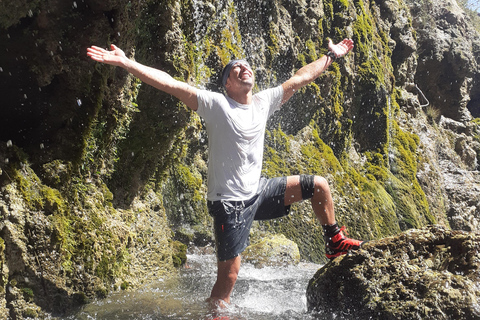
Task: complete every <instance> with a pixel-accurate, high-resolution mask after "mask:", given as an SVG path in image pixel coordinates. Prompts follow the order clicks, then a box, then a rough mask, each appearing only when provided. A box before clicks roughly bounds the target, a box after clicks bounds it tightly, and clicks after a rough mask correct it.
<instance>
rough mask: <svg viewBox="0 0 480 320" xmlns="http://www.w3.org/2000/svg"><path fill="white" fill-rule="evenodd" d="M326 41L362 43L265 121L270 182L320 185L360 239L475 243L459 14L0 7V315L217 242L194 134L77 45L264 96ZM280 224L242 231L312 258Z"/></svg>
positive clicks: (309, 219) (343, 0) (472, 151)
mask: <svg viewBox="0 0 480 320" xmlns="http://www.w3.org/2000/svg"><path fill="white" fill-rule="evenodd" d="M328 37H329V38H332V39H333V40H334V41H339V40H341V39H343V38H345V37H349V38H352V39H353V40H354V41H355V49H354V51H353V52H352V53H350V54H349V55H348V56H347V57H345V58H344V59H339V60H338V61H336V62H335V63H334V64H333V65H332V66H331V67H330V68H329V70H328V71H327V72H325V73H324V74H323V75H322V76H321V77H320V78H319V79H317V80H316V81H315V82H314V83H312V84H311V85H309V86H307V87H305V88H304V89H302V90H301V92H299V93H297V94H296V95H295V96H294V97H293V99H291V101H290V102H289V103H288V104H286V105H285V106H284V107H283V109H282V110H281V111H280V112H278V113H277V114H276V115H275V116H274V117H273V119H272V120H271V122H270V123H269V127H268V128H269V130H268V132H267V143H266V146H265V158H264V174H265V175H266V176H276V175H285V174H299V173H310V174H319V175H322V176H325V177H326V178H327V179H328V180H329V182H330V184H331V187H332V189H333V193H334V200H335V202H336V210H337V218H338V220H339V222H340V223H342V224H345V225H346V226H347V227H348V230H349V233H350V235H352V236H354V237H358V238H363V239H376V238H380V237H384V236H389V235H393V234H397V233H399V232H400V231H402V230H406V229H409V228H412V227H415V228H417V227H422V226H424V225H427V224H432V223H438V224H443V225H445V226H446V227H447V228H450V227H451V228H455V229H466V230H473V229H476V228H477V225H478V215H479V213H480V202H479V200H480V199H479V198H478V197H479V192H478V190H479V188H480V185H479V176H478V171H477V169H478V164H477V154H478V153H479V151H480V135H479V133H480V131H479V126H478V121H477V120H475V117H477V116H478V114H479V110H480V107H479V101H480V87H479V85H478V83H479V81H480V79H479V67H478V64H479V56H480V45H479V40H478V39H479V37H478V33H477V31H475V30H474V29H473V28H472V27H471V21H470V17H469V16H468V15H467V14H465V13H464V12H463V10H462V9H461V8H460V7H459V6H458V5H457V4H456V3H455V2H454V1H438V0H424V1H410V0H405V1H374V0H372V1H361V0H353V1H348V0H324V1H310V0H292V1H278V0H267V1H256V0H248V1H231V0H230V1H209V0H204V1H190V0H184V1H174V0H165V1H153V0H146V1H132V0H130V1H127V0H108V1H105V0H81V1H80V0H76V1H71V2H65V1H60V0H35V1H11V0H4V1H2V2H0V48H2V53H1V54H0V88H1V89H0V90H1V92H2V105H1V109H0V110H1V116H0V142H1V143H0V190H1V194H0V214H1V216H2V221H1V224H0V240H1V241H0V249H1V250H0V261H1V267H2V268H1V279H0V284H1V286H0V287H1V288H2V290H1V292H0V308H1V310H3V312H4V313H5V314H9V315H10V316H11V317H12V318H13V317H15V318H19V319H20V318H22V317H25V316H28V315H41V314H44V313H45V312H47V313H51V312H54V313H55V312H56V313H61V312H63V311H65V310H67V309H68V308H70V307H72V306H74V305H76V304H78V303H84V302H86V301H88V299H89V298H91V297H93V296H95V294H96V295H99V296H102V295H105V294H106V293H108V292H109V291H111V290H117V289H119V288H126V287H128V286H129V285H137V284H138V282H139V281H148V279H149V278H151V277H158V276H161V275H163V274H166V273H170V272H174V266H176V265H179V264H181V263H182V261H183V260H182V259H184V256H183V254H184V251H185V247H184V245H188V244H190V243H194V244H196V245H206V244H209V243H211V241H212V233H211V229H210V218H209V216H208V213H207V212H206V203H205V197H204V195H205V190H206V186H205V182H206V161H207V159H206V154H205V151H206V143H207V139H208V137H206V136H205V132H204V131H203V130H202V123H201V120H200V119H199V118H198V116H197V115H196V114H194V113H192V112H190V111H189V110H188V109H187V108H186V107H185V106H183V105H182V104H181V103H179V102H178V101H177V100H175V99H173V98H171V97H169V96H167V95H165V94H163V93H161V92H158V91H156V90H154V89H152V88H151V87H148V86H147V85H143V84H141V83H139V82H138V81H137V80H136V79H134V78H132V77H131V76H129V75H128V74H127V73H126V72H125V71H123V70H120V69H115V68H112V67H110V66H105V65H101V64H96V63H94V62H92V61H91V60H88V58H87V57H86V48H87V47H88V46H90V45H92V44H95V45H98V46H104V47H106V46H107V45H109V44H110V43H115V44H116V45H117V46H119V47H121V48H123V49H124V50H125V51H126V53H127V54H128V55H129V56H130V57H132V58H133V59H136V60H137V61H139V62H141V63H144V64H147V65H149V66H153V67H156V68H160V69H162V70H164V71H166V72H168V73H170V74H172V75H173V76H174V77H176V78H179V79H182V80H185V81H188V82H190V83H191V84H194V85H196V86H198V87H201V88H207V89H211V90H219V86H218V83H217V77H218V73H219V72H220V70H221V67H222V66H223V65H224V64H225V63H227V62H228V60H229V59H231V58H234V57H245V58H246V59H248V60H249V61H250V62H251V64H252V66H253V68H254V70H255V75H256V79H257V88H256V90H261V89H263V88H267V87H270V86H273V85H277V84H280V83H281V82H282V81H284V80H286V79H288V77H290V76H291V75H292V74H293V73H294V72H295V70H298V69H299V68H300V67H302V66H303V65H305V64H307V63H309V62H310V61H313V60H314V59H316V58H318V57H320V56H321V55H322V54H324V53H325V52H326V39H327V38H328ZM292 211H293V214H292V215H290V216H288V217H286V218H284V219H283V220H282V221H276V222H270V223H264V224H261V225H256V226H255V227H256V228H258V229H261V231H262V232H264V231H268V232H280V233H283V234H284V235H285V236H286V237H287V238H289V239H291V240H293V241H295V242H296V243H297V244H298V245H299V249H300V254H301V256H302V258H303V259H308V260H312V261H317V262H321V261H324V260H323V259H324V257H323V238H322V232H321V228H320V226H319V225H318V224H317V223H316V222H315V219H314V217H313V216H312V214H311V211H310V209H309V205H308V203H303V204H299V205H296V206H294V208H293V210H292ZM253 240H254V241H255V239H253ZM178 241H180V242H178ZM182 243H183V244H184V245H182Z"/></svg>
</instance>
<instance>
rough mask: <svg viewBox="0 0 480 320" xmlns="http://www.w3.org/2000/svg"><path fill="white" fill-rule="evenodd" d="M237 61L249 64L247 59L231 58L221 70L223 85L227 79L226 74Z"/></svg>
mask: <svg viewBox="0 0 480 320" xmlns="http://www.w3.org/2000/svg"><path fill="white" fill-rule="evenodd" d="M238 62H242V63H245V64H247V65H248V66H250V64H249V63H248V62H247V60H244V59H237V60H232V61H230V62H229V63H227V65H226V66H225V68H223V71H222V85H223V86H224V87H225V84H226V83H227V79H228V76H229V75H230V71H231V70H232V68H233V66H234V65H235V64H237V63H238Z"/></svg>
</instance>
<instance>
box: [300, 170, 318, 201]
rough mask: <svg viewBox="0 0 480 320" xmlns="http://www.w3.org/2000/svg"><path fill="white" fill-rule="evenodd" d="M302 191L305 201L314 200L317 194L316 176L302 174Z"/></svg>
mask: <svg viewBox="0 0 480 320" xmlns="http://www.w3.org/2000/svg"><path fill="white" fill-rule="evenodd" d="M300 189H301V191H302V199H303V200H306V199H310V198H312V197H313V194H314V193H315V176H313V175H303V174H302V175H301V176H300Z"/></svg>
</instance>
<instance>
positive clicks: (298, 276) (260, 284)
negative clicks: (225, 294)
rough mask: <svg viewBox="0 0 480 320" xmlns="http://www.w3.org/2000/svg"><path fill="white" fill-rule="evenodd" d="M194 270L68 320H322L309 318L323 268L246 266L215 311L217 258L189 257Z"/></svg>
mask: <svg viewBox="0 0 480 320" xmlns="http://www.w3.org/2000/svg"><path fill="white" fill-rule="evenodd" d="M187 258H188V260H187V264H188V267H187V268H184V269H182V271H181V272H180V276H179V277H175V278H172V279H161V280H159V281H158V282H156V283H152V284H150V285H148V286H146V287H144V288H141V289H138V290H135V291H122V292H118V293H114V294H112V295H111V296H109V297H108V298H106V299H103V300H98V301H94V302H92V303H90V304H88V305H86V306H85V307H84V308H83V309H82V310H80V311H79V312H77V314H75V315H72V316H70V317H68V318H66V319H69V320H87V319H88V320H93V319H102V320H104V319H105V320H109V319H129V320H130V319H155V320H163V319H186V320H187V319H188V320H197V319H198V320H207V319H219V320H220V319H221V320H227V319H229V320H246V319H252V320H253V319H255V320H274V319H275V320H279V319H289V320H290V319H292V320H295V319H302V320H308V319H321V317H319V315H313V314H309V313H307V306H306V296H305V292H306V288H307V284H308V281H309V280H310V279H311V278H312V276H313V275H314V274H315V272H316V271H317V270H318V269H319V268H320V267H321V266H320V265H317V264H312V263H300V264H299V265H297V266H284V267H264V268H255V267H254V266H253V265H251V264H248V263H244V264H242V267H241V269H240V274H239V277H238V280H237V283H236V285H235V289H234V291H233V294H232V297H231V298H232V305H230V306H228V307H227V309H226V310H222V311H219V310H213V311H212V310H211V309H209V307H208V305H207V303H206V302H205V298H206V297H208V296H209V295H210V290H211V288H212V286H213V283H214V282H215V277H216V259H215V256H214V255H199V254H189V255H188V256H187Z"/></svg>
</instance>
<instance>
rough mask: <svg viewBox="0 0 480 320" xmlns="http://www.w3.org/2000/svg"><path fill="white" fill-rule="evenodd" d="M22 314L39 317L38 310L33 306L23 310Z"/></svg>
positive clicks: (26, 316)
mask: <svg viewBox="0 0 480 320" xmlns="http://www.w3.org/2000/svg"><path fill="white" fill-rule="evenodd" d="M22 315H23V316H24V317H25V318H27V319H28V318H32V319H38V311H37V310H35V309H33V308H26V309H24V310H23V312H22Z"/></svg>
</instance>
